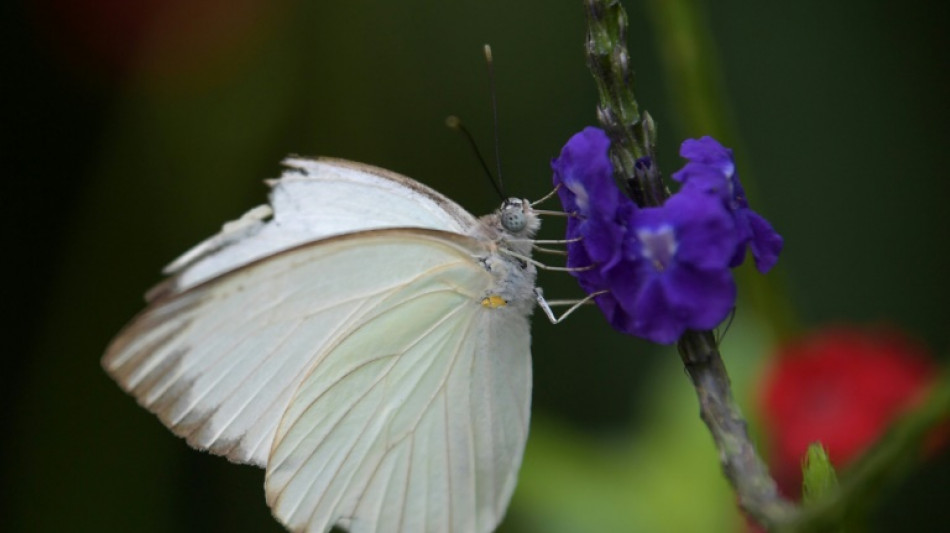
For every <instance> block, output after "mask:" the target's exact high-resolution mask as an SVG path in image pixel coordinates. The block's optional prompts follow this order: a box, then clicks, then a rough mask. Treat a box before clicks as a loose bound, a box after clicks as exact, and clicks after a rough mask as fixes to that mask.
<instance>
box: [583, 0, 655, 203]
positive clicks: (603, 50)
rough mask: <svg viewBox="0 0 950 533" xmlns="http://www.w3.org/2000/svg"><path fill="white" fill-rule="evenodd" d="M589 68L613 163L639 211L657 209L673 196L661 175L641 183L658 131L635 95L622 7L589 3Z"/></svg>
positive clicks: (612, 3)
mask: <svg viewBox="0 0 950 533" xmlns="http://www.w3.org/2000/svg"><path fill="white" fill-rule="evenodd" d="M585 7H586V9H587V66H588V67H589V68H590V71H591V73H592V74H593V75H594V81H595V82H596V84H597V92H598V94H599V95H600V104H599V105H598V106H597V118H598V120H599V121H600V123H601V125H602V126H603V128H604V131H606V132H607V135H608V136H609V137H610V158H611V161H612V162H613V165H614V169H615V170H616V172H617V174H618V175H619V176H620V177H621V178H623V182H624V183H625V184H626V185H627V186H628V187H629V189H630V193H631V196H632V197H633V199H634V200H635V201H636V202H637V204H639V205H648V206H657V205H662V204H663V201H664V200H666V198H667V197H668V196H669V191H667V189H666V187H665V186H664V185H663V182H662V181H661V180H660V179H659V173H654V174H655V175H653V176H649V177H644V176H640V177H639V178H638V176H637V172H636V162H637V159H640V158H643V157H649V158H651V159H653V155H654V145H655V136H656V134H655V131H656V130H655V128H654V124H653V119H652V118H650V115H649V114H648V113H643V115H641V114H640V108H639V106H638V105H637V99H636V97H634V94H633V86H634V75H633V71H632V70H631V69H630V65H629V58H630V56H629V55H628V54H627V45H626V42H627V35H626V32H627V14H626V12H625V11H624V9H623V6H622V5H620V2H619V1H602V0H587V1H586V2H585Z"/></svg>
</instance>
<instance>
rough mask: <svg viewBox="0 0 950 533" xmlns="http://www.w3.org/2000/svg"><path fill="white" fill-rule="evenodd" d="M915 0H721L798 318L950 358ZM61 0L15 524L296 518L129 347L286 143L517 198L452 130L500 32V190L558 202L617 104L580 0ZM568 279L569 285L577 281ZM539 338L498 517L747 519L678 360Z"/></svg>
mask: <svg viewBox="0 0 950 533" xmlns="http://www.w3.org/2000/svg"><path fill="white" fill-rule="evenodd" d="M911 4H913V5H909V4H907V3H901V4H894V3H891V2H885V1H883V0H877V1H871V2H856V1H845V2H837V3H824V2H818V1H816V0H808V1H805V2H798V3H793V4H788V3H784V4H776V3H757V4H751V3H748V2H739V1H737V0H722V1H719V2H716V3H715V5H714V6H713V5H712V3H711V2H710V3H709V5H708V6H707V7H708V9H707V11H708V15H709V17H710V18H709V21H710V22H709V27H708V29H709V31H710V35H712V38H713V39H714V41H715V44H716V46H717V49H718V56H719V57H720V59H721V61H722V65H721V79H722V82H723V83H724V87H725V88H726V97H727V98H728V99H729V100H730V102H731V104H732V109H733V111H734V121H735V125H736V131H737V132H738V134H739V135H741V138H742V139H744V143H743V145H742V147H741V149H740V150H738V152H739V165H740V171H741V172H743V178H744V180H745V181H746V182H753V181H754V182H755V202H756V207H757V209H758V210H760V211H761V212H763V213H764V214H766V215H767V216H768V217H769V219H770V220H771V221H772V222H773V223H774V225H775V227H776V228H778V229H779V231H780V232H782V234H783V235H784V237H785V238H786V250H785V252H784V253H783V258H782V261H781V263H780V266H779V270H780V271H781V272H782V274H783V275H784V276H785V277H786V279H787V285H788V288H789V292H790V297H791V304H792V305H793V307H794V308H795V309H796V310H797V311H798V315H799V317H800V318H801V320H802V322H804V323H805V324H808V325H814V324H821V323H826V322H832V321H842V320H847V321H855V322H866V321H889V322H893V323H896V324H898V325H899V326H900V327H903V328H905V329H907V330H908V331H910V332H911V333H912V334H914V335H916V336H919V337H920V338H921V339H923V340H924V341H925V342H926V343H927V344H929V345H930V346H931V347H934V348H935V349H936V350H938V351H944V352H945V351H946V347H947V345H948V341H950V329H948V328H947V327H946V319H947V313H946V311H945V305H944V302H946V301H947V300H948V296H950V294H948V286H950V285H948V283H947V280H946V273H947V272H948V271H950V268H948V267H950V256H948V253H947V252H948V250H947V246H946V243H947V242H948V237H950V235H948V233H950V231H948V230H950V223H948V222H950V220H948V216H950V215H948V211H947V210H945V209H943V205H942V201H943V199H944V198H946V197H947V193H948V192H950V190H948V189H950V185H948V182H947V180H946V179H945V178H944V175H943V174H944V172H943V170H944V169H943V167H944V165H943V161H944V151H945V144H946V133H945V132H944V128H945V124H946V123H947V122H948V118H950V117H948V112H950V108H948V106H946V104H945V101H944V100H945V97H946V94H947V93H948V91H947V83H946V82H947V80H946V68H945V57H944V53H943V50H945V49H946V44H947V43H946V40H947V36H946V32H945V28H944V21H946V20H947V19H948V17H947V13H946V10H947V7H946V5H945V3H941V2H935V1H934V2H911ZM66 5H67V3H64V2H54V1H51V0H33V1H29V0H22V1H20V2H8V3H6V4H4V6H3V7H2V8H0V15H2V16H0V20H2V21H3V24H4V28H3V29H4V31H3V33H2V34H3V36H4V39H6V40H7V42H5V43H4V44H5V46H3V47H2V48H0V49H2V52H0V53H2V54H3V59H4V63H3V64H4V65H6V68H5V69H4V70H5V74H4V77H3V81H2V82H0V87H2V90H3V91H4V93H3V94H4V98H3V102H4V104H3V117H2V120H0V124H2V126H3V133H4V134H5V135H4V142H3V143H2V145H0V156H2V160H0V161H2V163H3V168H4V169H6V170H5V177H6V179H4V180H3V189H2V191H3V192H2V198H3V199H4V200H5V204H6V205H5V208H4V210H3V216H4V217H5V218H4V222H5V224H4V227H6V228H11V229H12V231H10V232H8V235H10V236H11V237H10V239H9V240H8V241H7V242H8V244H7V246H6V250H7V253H6V261H4V265H3V268H4V272H3V274H4V279H5V280H6V283H4V289H3V291H4V292H3V298H2V301H3V304H4V305H3V312H4V317H3V318H4V322H3V323H4V338H5V339H8V344H7V346H6V349H5V350H4V353H5V355H6V357H5V359H4V371H3V375H4V377H5V378H6V379H5V380H4V387H3V388H2V392H0V405H2V406H3V407H2V411H0V413H2V417H3V421H4V422H5V427H6V428H7V435H8V437H7V438H5V439H4V444H3V449H2V452H3V455H2V459H3V462H2V475H3V494H4V498H3V503H2V505H3V508H2V510H0V516H2V517H3V522H4V526H5V527H4V530H8V531H60V530H74V531H141V532H148V531H183V532H184V531H208V530H211V531H224V530H228V531H280V527H279V526H278V525H277V524H276V523H275V522H274V521H273V520H272V519H271V518H270V516H269V512H268V510H267V507H266V505H265V503H264V498H263V489H262V486H261V485H262V483H263V473H262V472H261V471H260V470H258V469H255V468H251V467H244V466H241V467H239V466H235V465H231V464H228V463H227V461H225V460H223V459H221V458H217V457H212V456H208V455H205V454H199V453H196V452H193V451H192V450H190V449H189V448H188V447H187V445H186V444H185V443H184V442H183V441H181V440H179V439H177V438H176V437H174V436H173V435H172V434H171V433H170V432H168V431H167V430H165V429H164V428H163V427H162V426H161V424H160V423H159V422H158V421H157V420H155V419H154V417H153V416H152V415H150V414H149V413H147V412H145V411H144V410H142V409H140V408H139V407H138V406H137V405H135V402H134V401H133V400H132V399H131V398H129V397H127V396H126V395H125V394H124V393H122V392H121V391H120V390H119V389H118V387H116V386H115V385H114V384H113V383H111V381H110V380H109V379H108V378H107V377H106V376H105V375H104V373H103V372H102V371H101V370H100V368H99V364H98V359H99V357H100V356H101V353H102V351H103V349H104V348H105V345H106V344H107V343H108V341H109V339H110V338H111V337H112V336H113V335H114V334H115V333H116V332H117V331H118V330H119V328H121V326H122V325H123V323H124V322H125V321H127V320H128V319H129V318H130V317H131V316H132V315H133V314H134V313H135V312H137V311H138V310H139V309H140V308H141V307H142V301H141V294H142V293H143V292H144V290H145V289H146V288H147V287H148V286H150V284H152V283H155V282H157V281H158V280H159V274H158V272H159V270H160V268H161V266H162V265H163V264H165V263H167V262H168V261H170V260H171V259H173V258H174V257H175V256H176V255H177V254H178V253H180V252H182V251H184V250H185V249H186V248H187V247H189V246H190V245H191V244H193V243H195V242H197V241H198V240H200V239H201V238H203V237H205V236H207V235H208V234H210V233H212V232H214V231H216V230H217V229H218V228H219V227H220V224H221V223H222V222H224V221H226V220H229V219H232V218H234V217H236V216H238V215H239V214H241V213H242V212H244V211H245V210H246V209H248V208H249V207H251V206H253V205H256V204H258V203H260V202H262V201H263V200H264V195H265V192H266V189H265V187H264V186H263V185H262V183H261V180H262V179H264V178H267V177H274V176H276V175H277V174H278V173H279V172H280V167H279V165H278V162H279V161H280V159H281V158H282V157H283V156H284V155H286V154H287V153H300V154H320V155H332V156H336V157H345V158H350V159H354V160H358V161H363V162H367V163H372V164H375V165H378V166H382V167H385V168H389V169H392V170H395V171H398V172H401V173H404V174H406V175H409V176H412V177H414V178H416V179H418V180H420V181H423V182H425V183H427V184H429V185H431V186H433V187H434V188H436V189H438V190H440V191H441V192H444V193H445V194H447V195H448V196H450V197H452V198H454V199H456V200H457V201H459V203H461V204H462V205H463V206H465V207H467V208H468V209H469V210H470V211H472V212H474V213H483V212H487V211H489V210H490V209H493V208H494V207H495V204H497V199H496V198H494V197H493V195H492V192H491V189H490V187H488V186H487V184H486V182H485V180H484V177H483V176H482V175H481V172H480V169H479V167H478V165H477V164H476V163H475V162H474V161H473V160H472V157H471V155H470V153H469V151H468V147H467V146H466V145H465V143H464V141H463V140H462V139H461V138H459V137H458V136H457V135H456V134H454V133H452V132H451V131H449V130H447V129H446V128H445V127H444V125H443V120H444V118H445V116H446V115H449V114H457V115H459V116H461V117H462V118H463V120H465V122H466V123H467V124H468V125H469V126H470V127H471V128H472V129H473V130H474V132H475V134H476V135H477V136H478V137H479V138H480V139H481V140H482V142H483V144H484V145H485V146H488V145H489V143H490V113H489V109H488V89H487V85H488V83H487V76H486V74H485V68H484V65H483V63H482V59H481V45H482V44H483V43H485V42H489V43H491V44H492V46H493V49H494V54H495V60H496V74H497V83H498V100H499V106H500V107H499V116H500V120H501V149H502V163H503V167H504V170H505V176H506V184H507V187H508V189H509V190H510V191H511V192H512V193H514V194H517V195H522V196H526V197H529V198H532V197H534V198H536V197H540V196H541V195H543V194H544V193H545V192H547V191H548V190H549V187H550V172H549V168H548V163H549V160H550V158H551V157H553V156H555V155H556V154H557V153H558V151H559V150H560V147H561V145H562V144H563V142H564V141H565V140H566V139H567V138H568V137H569V136H570V135H571V134H572V133H574V132H576V131H578V130H579V129H580V128H581V127H583V126H585V125H589V124H593V123H594V122H595V118H594V103H595V97H596V91H595V88H594V86H593V83H592V82H591V80H590V76H589V74H588V72H587V69H586V66H585V64H584V50H583V40H584V33H583V32H584V15H583V10H582V8H581V5H580V2H579V1H578V2H575V1H558V2H549V1H548V2H541V1H536V0H528V1H522V2H516V3H513V2H500V1H490V2H478V3H476V2H455V3H434V2H412V1H410V2H398V3H393V2H383V1H369V0H358V1H353V2H332V3H328V2H303V1H301V0H297V1H291V0H282V1H280V2H265V1H264V0H242V1H241V2H236V3H226V2H223V1H198V2H184V1H167V2H159V1H149V2H142V3H136V4H135V6H136V7H134V8H133V7H129V6H127V5H126V4H125V3H122V2H115V1H108V0H87V2H85V3H84V7H85V8H86V9H78V10H77V9H72V10H70V9H67V7H64V6H66ZM625 5H626V6H627V11H628V13H629V15H630V19H631V31H630V51H631V57H630V63H631V65H633V66H634V68H635V69H636V71H637V80H638V82H637V83H638V86H637V88H638V98H639V100H640V102H641V105H643V106H644V107H645V108H647V109H649V110H650V113H651V115H652V116H653V117H654V119H655V120H656V121H657V123H658V125H659V141H660V144H659V146H658V150H659V156H660V162H661V166H662V168H663V169H664V170H665V172H666V173H667V174H669V173H670V172H672V171H673V170H675V169H676V168H677V166H678V165H679V161H678V158H677V157H676V151H677V149H678V146H679V141H680V140H681V139H682V137H683V136H684V135H700V134H702V133H706V132H702V131H693V130H691V129H688V128H686V127H685V126H684V124H686V121H684V120H683V115H682V113H681V110H678V109H677V108H676V107H675V106H674V105H673V102H674V101H675V100H674V98H673V95H675V94H676V91H677V90H678V88H677V87H670V86H668V85H667V84H665V83H664V81H663V78H662V76H663V73H664V72H665V69H664V68H662V67H663V65H662V64H661V62H662V61H663V60H664V59H663V58H664V50H663V49H661V47H660V46H659V45H658V44H657V43H659V42H662V40H661V39H657V38H656V37H657V36H656V35H655V34H654V33H653V29H652V26H650V25H649V24H648V21H649V20H650V19H649V17H648V16H647V11H646V9H645V6H644V5H641V3H640V2H633V1H628V2H626V3H625ZM123 6H124V7H123ZM941 43H942V44H941ZM667 66H669V65H667ZM746 169H751V170H750V171H748V172H746ZM560 229H561V227H559V226H558V224H557V223H553V224H550V225H549V226H548V227H546V228H545V230H544V231H543V232H542V236H545V237H551V238H553V237H554V236H556V235H557V234H558V232H559V231H560ZM545 274H547V275H542V277H541V284H542V285H543V286H544V288H545V293H546V294H547V295H549V296H552V297H571V296H575V295H577V294H579V290H578V289H577V288H576V287H575V286H574V285H573V282H572V281H571V280H570V279H568V277H567V276H563V275H558V274H556V273H555V274H550V273H545ZM746 296H748V295H746ZM756 320H757V318H756V317H755V316H747V315H744V314H743V307H742V305H740V307H739V310H738V319H737V323H736V325H734V326H733V328H732V329H731V330H730V331H729V333H728V334H727V336H726V341H725V343H726V344H725V345H724V347H723V353H724V354H725V357H726V361H727V364H728V365H729V369H730V372H731V373H732V374H733V379H734V381H735V383H736V388H737V390H738V391H739V392H740V395H742V394H748V391H749V390H750V389H751V387H753V384H754V379H755V372H756V371H757V369H758V368H759V365H760V363H761V359H762V358H763V357H765V356H766V355H767V353H768V346H769V345H770V343H771V342H772V339H770V338H769V334H768V329H769V328H768V326H767V325H765V324H762V323H757V322H756ZM534 358H535V389H534V410H533V413H534V423H533V425H532V434H531V437H530V439H529V444H528V451H527V454H526V456H525V463H524V471H523V476H522V479H521V482H520V485H519V487H518V490H517V492H516V494H515V498H514V501H513V504H512V508H511V511H510V512H509V516H508V519H507V520H506V523H505V524H504V525H503V529H504V530H505V531H511V532H514V531H525V532H528V531H565V532H566V531H592V530H600V531H630V530H638V531H650V532H664V531H670V532H673V531H677V532H680V531H703V532H705V531H742V530H743V527H744V526H743V525H742V520H741V518H739V517H738V516H737V515H736V512H735V510H734V506H733V501H732V496H731V493H730V492H729V491H728V487H727V485H726V483H725V482H724V481H723V480H722V478H721V476H720V475H719V472H718V467H717V466H716V462H715V456H714V453H715V452H714V450H713V448H712V444H711V441H710V439H709V437H708V435H706V434H705V432H704V429H703V427H702V424H701V422H700V421H699V419H698V417H697V416H696V408H695V403H694V402H695V400H694V398H693V397H692V390H691V388H690V387H689V385H688V380H687V378H686V377H685V376H684V375H683V374H682V371H681V369H680V367H679V363H678V360H677V358H676V357H675V356H674V353H673V351H672V350H671V349H658V348H653V347H650V346H648V345H647V344H645V343H640V342H637V341H632V340H631V339H628V338H625V337H622V336H620V335H618V334H616V333H614V332H612V331H611V330H610V329H609V328H608V327H607V325H606V324H605V323H604V321H603V320H602V319H601V317H600V316H599V315H598V314H597V312H596V311H594V310H590V311H587V312H582V313H578V314H577V315H575V316H574V317H572V318H571V319H570V320H569V321H567V322H566V323H565V324H562V325H559V326H551V325H550V324H548V323H547V322H546V321H544V320H543V319H541V320H537V319H536V320H535V324H534ZM743 391H746V392H743ZM742 399H745V398H740V400H742ZM753 411H754V409H753V406H751V405H747V412H753ZM752 429H753V430H755V424H753V428H752ZM948 476H950V460H948V458H947V455H946V454H944V455H943V456H941V457H939V458H935V459H934V460H933V461H932V462H931V463H930V464H929V466H928V468H926V469H924V470H921V471H920V472H918V473H917V474H915V475H914V476H913V477H912V478H911V479H909V480H906V481H905V482H903V483H902V485H901V486H900V487H897V488H895V490H893V491H892V494H891V495H890V498H889V499H888V501H887V502H885V505H884V507H883V508H882V509H881V510H880V511H879V512H878V516H877V520H875V521H874V522H873V529H874V530H875V531H896V530H898V529H900V530H905V529H906V530H914V531H918V532H920V531H941V530H944V529H945V528H946V524H948V523H950V508H947V506H946V505H943V502H944V501H945V499H946V492H945V491H946V487H947V481H948V479H950V478H948Z"/></svg>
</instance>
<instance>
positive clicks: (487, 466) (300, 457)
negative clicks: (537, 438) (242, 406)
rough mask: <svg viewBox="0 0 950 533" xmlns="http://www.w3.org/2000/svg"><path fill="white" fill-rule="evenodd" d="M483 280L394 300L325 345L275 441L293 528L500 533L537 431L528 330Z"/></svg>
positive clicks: (417, 286) (277, 482) (284, 506)
mask: <svg viewBox="0 0 950 533" xmlns="http://www.w3.org/2000/svg"><path fill="white" fill-rule="evenodd" d="M472 274H474V273H473V272H468V271H465V272H462V271H459V270H454V271H445V272H443V273H442V274H440V278H442V280H440V282H439V284H438V285H436V286H431V281H429V280H419V281H418V282H414V283H411V284H407V285H406V286H404V287H403V288H401V289H400V290H399V291H396V292H393V293H391V294H390V295H389V296H387V298H386V301H385V302H382V303H380V304H378V305H377V306H376V307H375V308H374V309H373V311H372V313H370V314H367V315H366V318H365V320H364V321H362V322H360V323H359V324H358V326H357V327H355V328H354V329H352V331H351V332H350V333H348V334H346V335H345V336H343V337H342V338H340V339H339V340H338V342H336V343H334V344H333V345H332V346H329V347H327V348H326V350H325V351H326V355H323V356H321V358H320V363H319V364H318V365H317V366H315V367H314V368H312V369H311V370H310V372H309V374H308V375H307V377H306V379H305V380H304V381H303V382H302V383H301V385H300V387H299V388H298V390H297V392H296V393H295V395H294V398H293V400H292V401H291V403H290V406H289V408H288V409H287V412H286V413H285V414H284V417H283V420H282V421H281V424H280V427H279V428H278V430H277V434H276V437H275V442H274V448H273V451H272V454H271V457H270V460H269V461H268V465H267V480H266V483H265V487H266V491H267V498H268V503H269V505H270V506H271V508H272V510H273V512H274V514H275V516H277V517H278V519H280V520H281V521H282V522H283V523H285V524H287V525H288V526H289V527H290V528H291V529H292V530H294V531H308V532H322V531H328V530H329V528H330V526H332V525H333V524H335V523H339V524H341V525H344V526H345V527H346V528H347V529H348V530H349V531H351V532H352V533H363V532H367V533H368V532H383V531H386V532H399V531H406V532H415V531H455V532H475V531H480V532H481V531H491V530H493V529H494V528H495V527H496V526H497V524H498V522H499V520H500V519H501V517H502V516H503V514H504V511H505V509H506V507H507V505H508V501H509V499H510V497H511V493H512V491H513V489H514V485H515V481H516V475H517V471H518V468H519V466H520V463H521V457H522V454H523V451H524V445H525V441H526V438H527V432H528V416H529V413H528V411H529V405H530V388H531V386H530V383H531V365H530V354H529V332H528V321H527V318H526V317H525V316H523V315H518V314H517V313H516V312H514V311H511V310H506V309H488V308H486V307H483V306H482V305H481V304H480V303H479V301H480V300H481V298H482V294H483V293H477V292H474V293H473V292H471V291H469V290H461V289H460V287H462V286H474V283H471V282H469V281H468V280H467V279H466V278H467V277H468V276H471V275H472Z"/></svg>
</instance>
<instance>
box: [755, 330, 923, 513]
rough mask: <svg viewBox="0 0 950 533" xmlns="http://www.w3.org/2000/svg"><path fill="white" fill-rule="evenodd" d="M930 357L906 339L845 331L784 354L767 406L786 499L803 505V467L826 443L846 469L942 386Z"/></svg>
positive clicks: (772, 372) (769, 375) (765, 382)
mask: <svg viewBox="0 0 950 533" xmlns="http://www.w3.org/2000/svg"><path fill="white" fill-rule="evenodd" d="M936 374H937V367H936V365H935V364H934V363H933V362H932V360H931V359H930V358H929V357H928V353H927V351H926V350H925V349H924V348H923V347H921V346H919V345H918V344H916V343H915V342H913V341H911V340H909V339H907V338H906V336H904V335H903V334H901V333H900V332H899V331H890V330H888V329H887V328H884V329H880V328H879V329H877V330H876V331H873V332H872V331H864V330H861V329H857V328H854V327H845V326H839V327H836V328H830V329H826V330H824V331H820V332H818V333H815V334H812V335H810V336H807V337H804V338H801V339H797V340H796V341H794V342H791V343H788V344H786V345H784V346H782V347H781V349H780V350H779V352H778V354H777V357H776V358H775V359H774V361H773V364H772V365H771V367H770V368H769V369H768V371H767V372H766V373H765V376H764V377H763V379H762V381H761V387H762V388H761V390H760V391H759V405H760V411H761V414H762V417H763V423H764V425H765V430H766V436H767V437H768V440H769V444H770V448H771V452H772V453H771V457H770V459H771V460H770V463H771V469H772V473H773V475H774V476H775V479H776V481H778V484H779V487H780V488H781V489H782V492H783V493H785V494H786V495H787V496H790V497H797V496H798V494H799V491H800V488H801V479H802V474H801V460H802V457H803V455H804V453H805V450H806V449H807V448H808V445H809V444H810V443H812V442H815V441H820V442H821V443H822V445H823V446H824V447H825V449H827V450H828V454H829V457H830V458H831V461H832V463H833V464H834V465H835V466H837V467H842V466H846V465H847V464H848V463H850V462H851V460H853V459H854V458H856V457H857V456H858V455H860V454H861V452H862V451H864V450H865V449H866V448H867V447H868V446H869V445H870V444H871V443H873V442H874V441H875V440H877V439H878V438H879V437H880V436H881V434H882V433H883V432H884V430H885V428H886V427H887V425H888V424H889V423H890V422H891V421H893V420H894V419H895V418H896V416H897V415H898V414H900V413H901V412H902V411H904V410H906V409H907V408H908V407H911V406H913V405H914V404H915V403H916V402H917V401H918V400H920V399H922V395H923V394H924V393H925V392H926V391H927V390H928V388H929V387H930V385H931V384H932V383H933V382H934V378H935V377H936Z"/></svg>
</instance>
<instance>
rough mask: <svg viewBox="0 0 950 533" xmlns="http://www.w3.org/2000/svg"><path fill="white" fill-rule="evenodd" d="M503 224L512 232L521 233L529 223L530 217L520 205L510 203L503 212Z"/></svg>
mask: <svg viewBox="0 0 950 533" xmlns="http://www.w3.org/2000/svg"><path fill="white" fill-rule="evenodd" d="M501 225H502V227H504V228H505V229H506V230H508V231H510V232H511V233H521V232H522V231H524V229H525V226H527V225H528V219H527V218H526V217H525V216H524V212H523V211H522V210H521V207H520V206H514V205H508V206H505V209H504V210H502V212H501Z"/></svg>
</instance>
